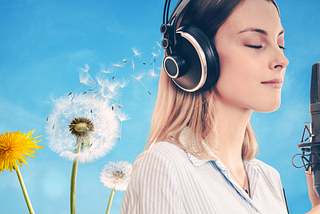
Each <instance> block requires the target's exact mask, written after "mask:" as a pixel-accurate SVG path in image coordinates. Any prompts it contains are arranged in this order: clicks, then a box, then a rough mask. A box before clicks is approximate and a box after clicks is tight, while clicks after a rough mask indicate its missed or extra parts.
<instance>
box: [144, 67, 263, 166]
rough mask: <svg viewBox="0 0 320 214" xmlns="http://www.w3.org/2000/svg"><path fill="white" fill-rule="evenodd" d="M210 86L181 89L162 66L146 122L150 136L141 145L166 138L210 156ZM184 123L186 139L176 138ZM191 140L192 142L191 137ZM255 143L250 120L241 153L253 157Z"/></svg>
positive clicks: (214, 137) (201, 155) (212, 127)
mask: <svg viewBox="0 0 320 214" xmlns="http://www.w3.org/2000/svg"><path fill="white" fill-rule="evenodd" d="M211 93H214V91H213V88H212V89H211V90H208V91H204V92H193V93H189V92H185V91H183V90H181V89H180V88H178V87H177V86H176V85H175V84H174V83H173V81H172V80H171V79H170V78H169V77H168V76H167V75H166V73H165V71H164V70H163V69H162V70H161V74H160V80H159V87H158V98H157V102H156V106H155V109H154V112H153V115H152V119H151V124H150V130H151V132H150V136H149V139H148V142H147V145H146V147H145V150H147V149H148V148H149V147H150V146H151V145H152V144H155V143H157V142H163V141H167V142H170V143H172V144H174V145H176V146H178V147H180V148H182V149H184V150H186V151H187V152H189V153H191V154H193V155H194V156H196V157H198V158H201V159H207V160H214V159H215V158H214V157H213V156H212V155H210V152H211V151H212V150H213V148H214V147H215V145H216V143H217V133H216V123H215V117H214V115H215V108H214V99H213V98H212V97H213V96H210V94H211ZM186 127H188V129H189V132H188V134H189V136H188V137H187V139H189V140H188V141H187V142H183V144H182V143H181V142H180V140H179V137H180V135H181V132H182V131H183V129H185V128H186ZM192 139H193V140H194V142H195V143H194V144H192V141H193V140H192ZM257 149H258V146H257V142H256V138H255V135H254V132H253V130H252V128H251V125H250V123H248V124H247V127H246V131H245V135H244V140H243V145H242V157H243V159H244V160H250V159H252V158H254V156H255V154H256V152H257Z"/></svg>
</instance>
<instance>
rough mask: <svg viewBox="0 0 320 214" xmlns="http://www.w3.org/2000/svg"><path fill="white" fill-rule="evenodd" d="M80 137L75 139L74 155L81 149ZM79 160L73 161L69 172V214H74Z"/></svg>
mask: <svg viewBox="0 0 320 214" xmlns="http://www.w3.org/2000/svg"><path fill="white" fill-rule="evenodd" d="M81 140H82V138H81V137H77V146H76V151H75V153H76V154H77V153H79V151H80V149H81ZM78 162H79V159H78V157H76V158H75V159H74V161H73V165H72V172H71V185H70V213H71V214H75V213H76V180H77V170H78Z"/></svg>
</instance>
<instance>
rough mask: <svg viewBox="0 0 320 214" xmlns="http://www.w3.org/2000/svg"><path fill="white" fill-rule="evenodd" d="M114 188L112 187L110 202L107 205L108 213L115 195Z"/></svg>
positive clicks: (107, 213)
mask: <svg viewBox="0 0 320 214" xmlns="http://www.w3.org/2000/svg"><path fill="white" fill-rule="evenodd" d="M114 191H115V190H114V188H113V189H112V191H111V193H110V198H109V202H108V207H107V211H106V214H109V213H110V208H111V204H112V199H113V195H114Z"/></svg>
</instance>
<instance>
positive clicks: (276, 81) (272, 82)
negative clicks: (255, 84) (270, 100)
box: [261, 79, 283, 88]
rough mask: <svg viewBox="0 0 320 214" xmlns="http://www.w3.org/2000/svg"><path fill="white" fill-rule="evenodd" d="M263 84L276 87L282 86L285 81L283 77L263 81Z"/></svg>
mask: <svg viewBox="0 0 320 214" xmlns="http://www.w3.org/2000/svg"><path fill="white" fill-rule="evenodd" d="M261 84H263V85H267V86H270V87H274V88H281V87H282V84H283V81H282V79H272V80H268V81H264V82H261Z"/></svg>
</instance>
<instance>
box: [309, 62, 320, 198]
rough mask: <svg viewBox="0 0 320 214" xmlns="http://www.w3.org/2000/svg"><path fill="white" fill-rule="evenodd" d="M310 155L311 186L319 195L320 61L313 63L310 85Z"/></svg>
mask: <svg viewBox="0 0 320 214" xmlns="http://www.w3.org/2000/svg"><path fill="white" fill-rule="evenodd" d="M310 115H311V134H312V135H311V136H312V138H311V145H310V149H311V155H310V159H311V160H310V164H311V171H312V172H313V188H314V190H315V191H316V193H317V195H318V196H320V157H319V156H320V145H319V143H320V134H319V133H320V62H318V63H315V64H313V66H312V74H311V87H310Z"/></svg>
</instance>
